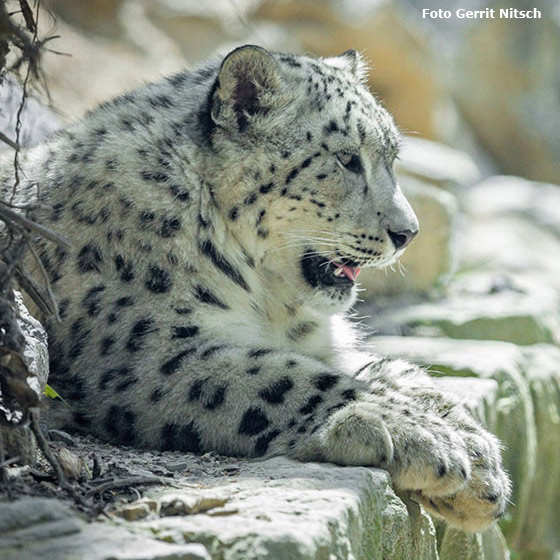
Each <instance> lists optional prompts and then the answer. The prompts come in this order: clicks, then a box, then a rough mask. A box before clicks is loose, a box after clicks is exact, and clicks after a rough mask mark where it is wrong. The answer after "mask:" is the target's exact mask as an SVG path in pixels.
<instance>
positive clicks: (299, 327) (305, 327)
mask: <svg viewBox="0 0 560 560" xmlns="http://www.w3.org/2000/svg"><path fill="white" fill-rule="evenodd" d="M316 328H317V323H314V322H313V321H302V322H301V323H297V324H296V325H294V326H293V327H291V328H290V329H289V330H288V333H287V335H288V338H291V339H292V340H299V339H300V338H303V337H304V336H307V335H308V334H310V333H311V332H313V330H314V329H316Z"/></svg>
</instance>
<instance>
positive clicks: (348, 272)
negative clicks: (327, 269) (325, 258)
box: [334, 262, 361, 282]
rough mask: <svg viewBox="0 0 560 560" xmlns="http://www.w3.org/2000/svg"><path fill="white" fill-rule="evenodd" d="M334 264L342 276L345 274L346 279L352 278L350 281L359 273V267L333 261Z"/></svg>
mask: <svg viewBox="0 0 560 560" xmlns="http://www.w3.org/2000/svg"><path fill="white" fill-rule="evenodd" d="M334 264H335V265H336V266H337V268H341V269H342V272H343V274H344V276H346V278H348V280H352V282H354V280H356V278H358V274H360V272H361V269H360V268H352V267H351V266H348V265H346V264H339V263H337V262H335V263H334Z"/></svg>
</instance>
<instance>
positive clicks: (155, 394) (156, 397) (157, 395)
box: [150, 387, 165, 402]
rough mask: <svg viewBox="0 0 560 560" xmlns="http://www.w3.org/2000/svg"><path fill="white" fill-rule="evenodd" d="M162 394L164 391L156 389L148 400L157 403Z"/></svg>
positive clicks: (159, 388)
mask: <svg viewBox="0 0 560 560" xmlns="http://www.w3.org/2000/svg"><path fill="white" fill-rule="evenodd" d="M164 394H165V391H164V390H163V389H162V388H161V387H156V388H155V389H154V390H153V391H152V393H151V395H150V400H151V401H152V402H159V401H160V400H161V398H162V397H163V395H164Z"/></svg>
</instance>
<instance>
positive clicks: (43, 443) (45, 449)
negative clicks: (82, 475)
mask: <svg viewBox="0 0 560 560" xmlns="http://www.w3.org/2000/svg"><path fill="white" fill-rule="evenodd" d="M30 417H31V430H32V432H33V434H34V435H35V438H36V439H37V444H38V445H39V449H41V451H42V453H43V455H44V456H45V458H46V459H47V461H48V462H49V464H50V465H51V467H52V468H53V470H54V473H55V476H56V480H57V482H58V485H59V486H60V487H61V488H62V489H63V490H64V491H65V492H67V493H68V494H69V495H70V496H71V497H72V498H73V500H74V501H75V502H76V503H77V504H80V505H82V506H88V505H89V504H88V503H87V502H86V500H84V498H83V497H82V496H80V494H78V492H76V490H75V488H74V487H73V486H72V485H71V484H70V483H69V482H68V481H67V480H66V478H65V476H64V473H63V472H62V468H61V466H60V463H59V462H58V459H57V458H56V457H55V456H54V454H53V452H52V451H51V449H50V447H49V443H48V441H47V440H46V439H45V436H44V435H43V432H42V431H41V426H39V409H37V408H32V409H31V410H30Z"/></svg>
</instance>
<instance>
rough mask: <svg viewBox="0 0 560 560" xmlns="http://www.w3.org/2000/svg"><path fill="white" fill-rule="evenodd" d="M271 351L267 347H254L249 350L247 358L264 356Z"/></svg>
mask: <svg viewBox="0 0 560 560" xmlns="http://www.w3.org/2000/svg"><path fill="white" fill-rule="evenodd" d="M271 352H272V350H270V349H268V348H255V349H253V350H249V352H248V354H247V355H248V356H249V358H260V357H261V356H266V355H267V354H270V353H271Z"/></svg>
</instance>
